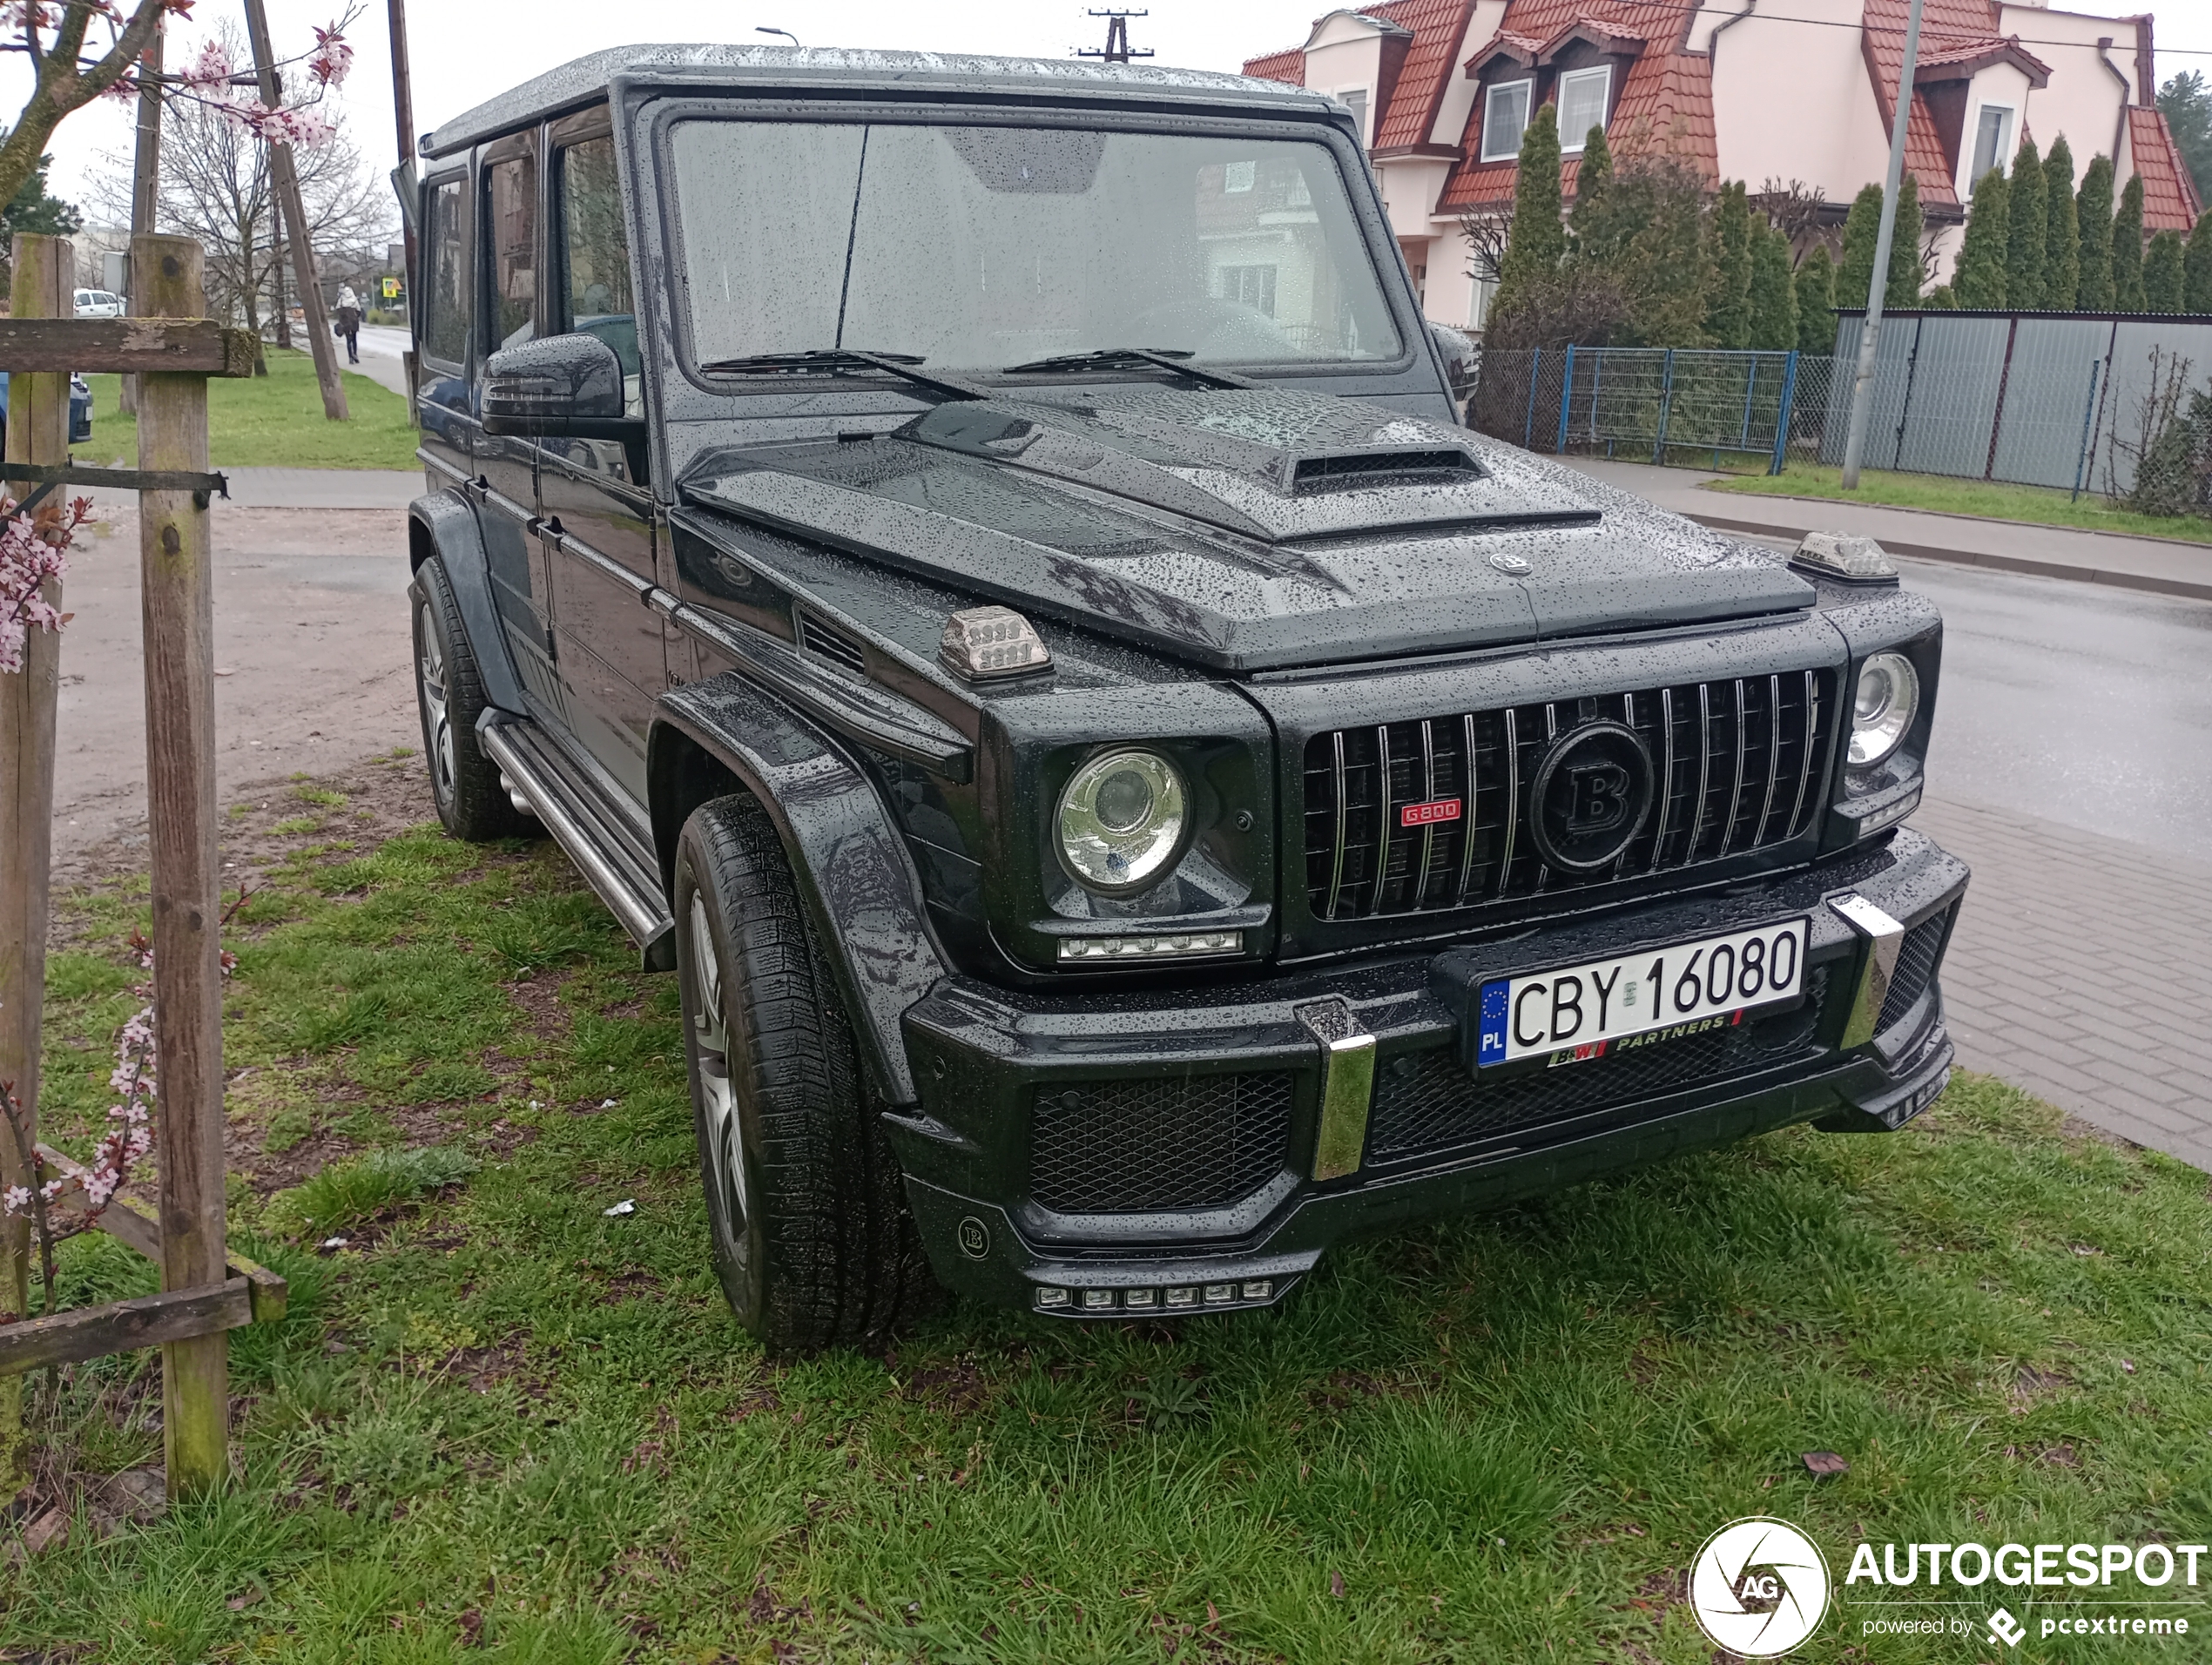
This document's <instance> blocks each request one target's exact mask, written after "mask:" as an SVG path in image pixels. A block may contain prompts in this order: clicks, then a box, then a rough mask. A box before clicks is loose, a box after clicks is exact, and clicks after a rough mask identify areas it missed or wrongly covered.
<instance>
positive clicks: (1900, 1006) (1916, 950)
mask: <svg viewBox="0 0 2212 1665" xmlns="http://www.w3.org/2000/svg"><path fill="white" fill-rule="evenodd" d="M1951 915H1952V909H1950V908H1947V907H1946V908H1945V909H1944V910H1943V911H1942V912H1941V913H1931V914H1929V915H1928V917H1927V918H1925V919H1924V920H1921V921H1920V922H1919V924H1918V925H1916V926H1914V927H1912V929H1911V930H1909V931H1907V932H1906V933H1905V940H1904V941H1903V942H1900V943H1899V944H1898V949H1897V967H1896V969H1895V970H1893V971H1892V972H1891V973H1890V987H1889V992H1888V993H1887V994H1885V995H1883V996H1882V1015H1881V1016H1880V1018H1879V1019H1878V1020H1877V1021H1876V1022H1875V1025H1874V1028H1875V1032H1876V1033H1877V1034H1879V1033H1880V1032H1881V1031H1883V1030H1885V1029H1887V1028H1891V1027H1892V1026H1893V1025H1895V1024H1898V1023H1901V1022H1903V1021H1904V1020H1905V1014H1906V1013H1907V1012H1909V1011H1911V1010H1912V1006H1913V1002H1914V1001H1918V1000H1919V998H1920V996H1921V995H1922V994H1925V993H1926V992H1927V988H1928V984H1929V983H1930V982H1931V981H1933V979H1934V977H1935V968H1936V962H1937V961H1939V960H1940V959H1942V958H1943V940H1944V938H1945V936H1946V935H1947V934H1949V932H1950V930H1951Z"/></svg>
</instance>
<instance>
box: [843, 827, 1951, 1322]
mask: <svg viewBox="0 0 2212 1665" xmlns="http://www.w3.org/2000/svg"><path fill="white" fill-rule="evenodd" d="M1966 880H1967V873H1966V867H1965V866H1964V864H1963V863H1961V862H1959V860H1957V859H1955V858H1953V857H1952V856H1950V855H1948V854H1946V853H1944V852H1943V851H1942V850H1940V849H1939V848H1938V847H1937V846H1935V845H1934V844H1933V843H1932V842H1931V841H1930V840H1928V839H1925V838H1924V837H1922V836H1920V835H1919V833H1917V832H1912V831H1911V830H1909V829H1907V830H1902V831H1900V832H1898V833H1897V834H1896V835H1895V836H1894V837H1893V838H1892V839H1890V840H1889V841H1888V842H1887V843H1886V844H1885V845H1884V846H1881V847H1879V848H1873V849H1862V850H1858V851H1853V852H1851V853H1847V854H1845V855H1844V856H1841V857H1838V858H1836V859H1832V860H1830V861H1827V862H1824V863H1821V864H1819V865H1817V866H1813V867H1811V868H1807V869H1804V870H1801V871H1799V872H1797V873H1787V874H1783V875H1779V876H1777V877H1773V878H1769V879H1764V880H1756V881H1752V882H1749V883H1741V884H1734V885H1730V886H1726V887H1725V888H1722V889H1716V890H1709V891H1702V892H1697V893H1689V894H1685V895H1679V896H1676V897H1672V898H1667V899H1662V900H1656V901H1651V902H1647V903H1642V904H1640V905H1637V906H1635V907H1630V908H1623V909H1617V910H1613V911H1610V912H1608V913H1602V914H1597V915H1594V916H1588V917H1583V918H1578V919H1572V920H1562V921H1561V922H1559V923H1558V924H1556V925H1554V926H1547V927H1538V928H1536V929H1534V930H1529V931H1524V932H1522V933H1521V934H1518V935H1516V936H1514V938H1512V939H1511V940H1499V941H1492V942H1488V943H1482V944H1477V945H1469V946H1466V947H1456V948H1453V949H1450V950H1447V952H1445V953H1444V954H1420V955H1409V956H1400V957H1397V958H1392V959H1379V960H1372V961H1362V962H1359V963H1357V964H1341V965H1330V966H1321V967H1303V968H1298V969H1291V970H1284V971H1280V972H1278V973H1275V974H1270V975H1266V976H1264V977H1262V978H1260V979H1258V980H1255V981H1240V982H1236V983H1225V984H1221V985H1216V986H1213V987H1210V988H1198V989H1193V988H1177V989H1169V990H1163V991H1157V992H1145V993H1125V992H1116V993H1113V994H1091V995H1089V997H1088V998H1086V997H1084V996H1083V995H1082V994H1059V993H1058V992H1057V991H1055V992H1054V994H1053V995H1052V997H1050V998H1042V997H1037V996H1033V995H1031V994H1016V993H1013V992H1009V991H1007V990H1002V989H997V988H987V987H985V986H982V985H980V984H973V983H967V982H961V981H948V982H946V983H944V984H941V985H940V986H939V987H938V988H936V989H935V990H934V991H933V992H932V993H931V994H930V995H929V996H928V997H927V998H926V999H924V1000H923V1001H921V1002H919V1003H918V1004H916V1005H915V1006H914V1007H913V1008H911V1009H909V1011H908V1012H907V1015H906V1019H905V1028H906V1040H907V1049H908V1053H909V1055H910V1056H911V1058H912V1060H913V1062H914V1077H915V1080H916V1081H917V1082H918V1083H919V1084H920V1087H921V1106H920V1107H919V1112H918V1113H917V1114H913V1115H893V1116H887V1118H886V1121H887V1124H888V1126H889V1129H890V1132H891V1136H892V1140H893V1143H894V1146H895V1147H896V1149H897V1150H898V1154H899V1157H900V1162H901V1163H902V1164H903V1166H904V1169H905V1171H906V1174H907V1193H908V1196H909V1197H910V1199H911V1201H912V1203H913V1207H914V1215H915V1219H916V1223H917V1225H918V1226H919V1228H920V1230H921V1238H922V1241H923V1244H925V1246H926V1247H927V1251H928V1253H929V1256H930V1258H931V1261H932V1264H934V1267H935V1270H936V1271H937V1274H938V1276H939V1277H940V1278H941V1279H942V1280H943V1281H944V1282H945V1283H946V1284H948V1285H949V1286H951V1287H952V1288H954V1290H956V1291H960V1292H961V1293H964V1294H969V1295H974V1296H976V1297H979V1298H984V1299H988V1300H991V1301H995V1302H999V1303H1001V1304H1015V1305H1022V1306H1027V1307H1030V1308H1033V1309H1035V1310H1037V1311H1043V1312H1047V1313H1051V1314H1064V1315H1068V1316H1074V1317H1093V1318H1127V1317H1130V1316H1140V1317H1141V1316H1147V1315H1157V1314H1168V1315H1173V1314H1176V1313H1179V1312H1190V1311H1219V1310H1225V1309H1230V1308H1235V1307H1250V1306H1261V1305H1267V1304H1272V1303H1273V1302H1275V1301H1278V1300H1279V1299H1281V1298H1282V1297H1283V1295H1284V1294H1285V1292H1286V1291H1288V1290H1289V1289H1290V1288H1291V1286H1292V1285H1293V1284H1296V1283H1297V1282H1298V1279H1300V1278H1301V1277H1304V1276H1305V1274H1306V1273H1307V1272H1309V1271H1312V1269H1313V1267H1314V1266H1315V1264H1317V1263H1318V1261H1319V1259H1320V1257H1321V1255H1322V1253H1323V1252H1324V1251H1325V1250H1326V1249H1327V1248H1328V1247H1329V1245H1330V1244H1332V1243H1335V1242H1336V1241H1338V1240H1339V1238H1344V1237H1355V1236H1359V1235H1362V1234H1366V1233H1372V1232H1375V1231H1379V1230H1385V1229H1387V1228H1390V1227H1393V1226H1397V1225H1399V1224H1403V1223H1408V1222H1411V1221H1414V1220H1418V1219H1422V1218H1426V1217H1434V1216H1439V1215H1443V1214H1450V1213H1458V1212H1464V1211H1467V1210H1475V1209H1481V1208H1489V1207H1495V1206H1497V1205H1499V1204H1501V1203H1507V1202H1510V1201H1512V1200H1514V1199H1515V1198H1517V1197H1527V1196H1532V1195H1535V1194H1539V1193H1541V1192H1545V1191H1549V1190H1557V1189H1559V1188H1561V1187H1562V1186H1566V1185H1570V1184H1573V1183H1576V1182H1578V1181H1580V1180H1581V1179H1584V1178H1587V1177H1588V1176H1592V1175H1594V1174H1598V1173H1602V1172H1605V1171H1607V1170H1613V1169H1617V1168H1622V1167H1626V1166H1630V1165H1633V1164H1635V1163H1646V1162H1652V1161H1656V1160H1659V1159H1660V1158H1662V1157H1666V1156H1675V1155H1677V1154H1680V1153H1683V1152H1685V1151H1689V1150H1695V1149H1704V1148H1709V1147H1711V1146H1716V1145H1720V1144H1725V1143H1731V1142H1733V1141H1735V1140H1737V1139H1741V1138H1743V1137H1746V1136H1749V1135H1751V1134H1755V1133H1761V1132H1764V1131H1766V1130H1768V1129H1773V1128H1779V1127H1784V1126H1788V1125H1789V1124H1791V1123H1792V1122H1817V1123H1818V1124H1819V1125H1821V1126H1823V1127H1825V1128H1829V1129H1834V1130H1838V1131H1847V1130H1855V1129H1864V1130H1880V1129H1893V1128H1896V1127H1898V1126H1901V1125H1902V1124H1903V1123H1904V1122H1906V1121H1908V1120H1910V1119H1911V1118H1912V1116H1916V1115H1918V1114H1919V1112H1920V1111H1921V1110H1922V1109H1925V1108H1926V1107H1927V1105H1928V1104H1930V1103H1932V1102H1933V1101H1934V1099H1935V1096H1936V1095H1937V1094H1938V1093H1939V1092H1940V1091H1941V1089H1942V1086H1943V1082H1945V1080H1946V1078H1947V1076H1948V1074H1949V1069H1950V1064H1951V1059H1952V1047H1951V1043H1950V1041H1949V1039H1948V1037H1947V1036H1946V1034H1945V1031H1944V1026H1943V1017H1942V1001H1941V995H1940V993H1939V988H1938V987H1937V982H1936V976H1935V973H1936V970H1937V967H1938V966H1939V962H1940V960H1941V957H1942V953H1943V949H1944V947H1945V945H1946V941H1947V939H1948V934H1949V930H1950V927H1951V923H1952V920H1954V919H1955V917H1956V913H1957V908H1958V905H1959V900H1960V898H1961V897H1962V895H1963V894H1964V893H1965V890H1966ZM1854 893H1856V894H1857V895H1858V896H1859V897H1862V898H1864V899H1865V900H1866V901H1867V902H1870V903H1871V904H1872V905H1873V907H1874V908H1875V909H1877V910H1878V915H1876V917H1878V916H1879V914H1886V915H1887V916H1889V918H1890V919H1891V920H1894V921H1895V922H1896V924H1898V925H1900V926H1903V927H1906V928H1905V935H1904V937H1903V939H1902V943H1901V946H1900V944H1899V942H1898V940H1890V941H1888V942H1887V943H1886V945H1885V948H1884V951H1883V952H1881V953H1878V952H1877V943H1876V940H1873V939H1871V938H1870V937H1868V936H1867V935H1865V934H1864V933H1863V930H1862V929H1861V928H1858V927H1854V926H1853V925H1852V924H1851V923H1850V922H1849V921H1847V920H1846V919H1845V917H1844V915H1843V914H1842V913H1838V911H1837V910H1836V909H1835V908H1834V907H1831V905H1830V904H1831V900H1840V899H1844V898H1847V897H1849V896H1851V895H1852V894H1854ZM1794 913H1805V914H1808V915H1810V917H1811V920H1812V926H1811V936H1810V939H1809V944H1808V947H1807V953H1806V981H1805V997H1804V1001H1803V1002H1802V1003H1801V1004H1800V1005H1799V1006H1797V1007H1796V1008H1787V1009H1783V1010H1780V1011H1777V1012H1774V1013H1770V1014H1768V1013H1763V1014H1760V1015H1757V1017H1756V1018H1755V1019H1752V1020H1750V1021H1745V1022H1744V1023H1743V1024H1741V1025H1739V1026H1737V1028H1734V1029H1731V1030H1723V1031H1716V1032H1712V1033H1710V1034H1703V1035H1696V1036H1694V1037H1691V1038H1689V1039H1685V1040H1683V1041H1671V1042H1669V1043H1667V1044H1664V1045H1661V1046H1655V1047H1647V1048H1639V1049H1636V1050H1635V1051H1631V1052H1627V1053H1616V1054H1615V1055H1609V1056H1607V1057H1603V1058H1599V1059H1596V1060H1593V1061H1590V1062H1581V1063H1576V1064H1574V1065H1572V1066H1569V1067H1568V1068H1553V1069H1547V1068H1545V1066H1544V1065H1543V1064H1542V1063H1541V1062H1538V1063H1536V1064H1534V1065H1532V1066H1528V1067H1527V1068H1521V1069H1518V1070H1513V1071H1511V1072H1510V1073H1508V1072H1495V1073H1494V1072H1490V1071H1485V1072H1483V1075H1482V1077H1481V1079H1480V1080H1477V1079H1474V1078H1473V1077H1471V1076H1469V1075H1467V1072H1466V1071H1465V1070H1464V1069H1463V1068H1461V1066H1460V1062H1459V1056H1460V1051H1459V1048H1460V1030H1459V1017H1458V1007H1459V1004H1460V1001H1459V999H1458V994H1457V991H1458V990H1459V989H1460V988H1464V987H1466V986H1467V981H1468V979H1469V978H1470V977H1472V978H1473V979H1474V981H1476V982H1478V983H1479V982H1480V981H1481V980H1482V979H1485V978H1489V977H1496V976H1504V975H1509V974H1515V973H1519V972H1526V971H1534V970H1538V969H1541V968H1542V967H1548V966H1554V965H1561V964H1573V963H1575V962H1577V961H1585V960H1596V959H1599V958H1602V957H1605V956H1608V955H1612V954H1626V953H1629V952H1634V951H1636V950H1638V949H1641V948H1642V947H1656V946H1661V945H1664V944H1667V943H1669V942H1678V941H1682V940H1687V939H1691V938H1696V937H1701V936H1707V935H1713V934H1720V933H1723V932H1726V931H1730V930H1732V929H1737V928H1745V927H1750V926H1752V925H1756V924H1759V923H1762V922H1764V921H1767V920H1776V919H1779V918H1783V917H1785V916H1788V915H1791V914H1794ZM1892 962H1893V963H1892ZM1877 963H1879V966H1880V969H1879V971H1878V972H1877V971H1875V970H1873V969H1871V968H1872V967H1874V966H1875V965H1876V964H1877ZM1891 977H1894V979H1895V981H1894V983H1893V984H1892V986H1890V987H1889V988H1887V990H1886V996H1887V997H1886V999H1885V998H1884V993H1885V990H1884V988H1883V986H1882V985H1883V982H1884V981H1886V980H1887V979H1889V978H1891ZM1870 988H1871V991H1872V999H1871V1003H1870V1001H1869V999H1868V994H1869V990H1870ZM1332 1000H1333V1001H1342V1002H1344V1003H1345V1004H1346V1005H1348V1007H1349V1008H1350V1010H1351V1011H1352V1014H1353V1015H1355V1016H1356V1018H1357V1020H1358V1022H1359V1025H1360V1026H1362V1027H1363V1028H1365V1029H1366V1031H1367V1032H1368V1033H1369V1034H1372V1035H1373V1036H1374V1038H1375V1051H1374V1073H1373V1082H1374V1084H1373V1088H1372V1101H1371V1103H1370V1105H1369V1108H1368V1115H1367V1118H1366V1127H1365V1129H1364V1132H1363V1133H1361V1134H1359V1136H1358V1137H1357V1143H1356V1145H1355V1149H1356V1150H1357V1153H1358V1154H1357V1159H1356V1162H1351V1163H1347V1162H1344V1161H1342V1160H1341V1155H1342V1153H1341V1150H1340V1149H1339V1152H1338V1156H1337V1158H1334V1159H1332V1158H1331V1157H1329V1156H1325V1155H1324V1154H1323V1149H1324V1148H1325V1145H1326V1143H1327V1142H1326V1141H1325V1140H1324V1137H1323V1122H1324V1119H1325V1118H1324V1109H1323V1100H1324V1073H1325V1065H1324V1049H1323V1048H1322V1046H1321V1044H1320V1043H1319V1042H1318V1041H1317V1039H1316V1037H1315V1034H1314V1032H1313V1030H1312V1028H1311V1027H1309V1025H1308V1024H1307V1023H1305V1022H1303V1021H1300V1019H1299V1017H1298V1015H1297V1013H1298V1008H1308V1010H1309V1012H1310V1011H1311V1009H1312V1006H1313V1003H1314V1002H1316V1001H1332ZM1870 1029H1871V1034H1868V1033H1867V1031H1869V1030H1870ZM1862 1036H1863V1037H1864V1038H1861V1037H1862ZM1338 1109H1340V1106H1339V1105H1337V1104H1332V1107H1331V1109H1330V1111H1329V1116H1331V1117H1332V1118H1333V1117H1334V1116H1336V1115H1337V1112H1338ZM1331 1130H1332V1133H1340V1131H1341V1127H1340V1123H1339V1122H1335V1121H1333V1120H1332V1123H1331ZM1339 1144H1340V1141H1339ZM1345 1168H1348V1169H1349V1170H1350V1171H1339V1170H1342V1169H1345ZM1317 1169H1318V1171H1320V1172H1322V1173H1325V1174H1327V1173H1335V1174H1336V1176H1334V1177H1327V1178H1318V1179H1317V1178H1316V1177H1315V1174H1316V1172H1317Z"/></svg>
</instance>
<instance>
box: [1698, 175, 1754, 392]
mask: <svg viewBox="0 0 2212 1665" xmlns="http://www.w3.org/2000/svg"><path fill="white" fill-rule="evenodd" d="M1707 238H1708V242H1709V246H1710V257H1709V260H1710V266H1711V267H1712V278H1711V287H1710V288H1709V289H1708V290H1707V291H1706V293H1705V334H1707V335H1709V336H1710V337H1711V338H1712V341H1713V345H1714V346H1715V347H1730V348H1732V349H1737V350H1740V349H1742V348H1743V347H1749V346H1750V344H1751V200H1750V192H1749V191H1748V190H1747V189H1746V188H1745V186H1744V185H1743V181H1742V180H1740V179H1738V180H1737V181H1735V182H1734V183H1732V184H1726V185H1722V186H1721V188H1720V192H1719V194H1718V195H1717V196H1716V197H1715V198H1714V199H1713V213H1712V219H1710V222H1709V223H1708V226H1707Z"/></svg>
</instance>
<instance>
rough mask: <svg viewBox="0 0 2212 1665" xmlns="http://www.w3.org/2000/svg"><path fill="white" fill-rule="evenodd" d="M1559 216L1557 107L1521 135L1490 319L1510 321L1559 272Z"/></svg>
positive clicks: (1563, 238)
mask: <svg viewBox="0 0 2212 1665" xmlns="http://www.w3.org/2000/svg"><path fill="white" fill-rule="evenodd" d="M1559 213H1560V196H1559V117H1558V111H1557V107H1556V106H1555V105H1552V104H1546V105H1545V106H1544V107H1543V108H1542V109H1541V110H1539V111H1537V112H1536V119H1535V120H1534V121H1532V122H1530V123H1529V124H1528V130H1527V131H1526V132H1524V133H1523V134H1521V168H1520V173H1519V177H1518V178H1517V179H1515V180H1514V188H1513V225H1512V226H1511V227H1510V228H1509V229H1508V230H1507V233H1506V255H1505V259H1504V260H1502V261H1501V262H1500V270H1499V273H1498V293H1497V296H1496V298H1495V299H1494V300H1493V301H1492V302H1491V304H1490V316H1491V318H1492V320H1502V319H1510V318H1511V317H1512V315H1513V312H1514V307H1518V306H1525V305H1526V304H1527V301H1528V299H1529V297H1530V295H1531V293H1533V292H1534V291H1535V290H1536V289H1538V288H1539V287H1540V286H1542V285H1543V284H1544V283H1545V282H1546V281H1547V280H1548V279H1549V278H1550V277H1551V276H1552V275H1553V274H1554V273H1556V272H1557V271H1558V269H1559V262H1560V257H1561V255H1562V254H1564V253H1566V250H1567V228H1566V227H1565V226H1563V225H1561V223H1560V218H1559ZM1492 327H1495V323H1493V326H1492Z"/></svg>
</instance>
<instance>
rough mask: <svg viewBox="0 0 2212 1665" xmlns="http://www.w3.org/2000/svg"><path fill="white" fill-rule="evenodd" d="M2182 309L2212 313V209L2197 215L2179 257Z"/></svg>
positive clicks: (2184, 310)
mask: <svg viewBox="0 0 2212 1665" xmlns="http://www.w3.org/2000/svg"><path fill="white" fill-rule="evenodd" d="M2182 311H2183V312H2190V313H2212V208H2208V209H2206V210H2205V211H2204V212H2203V213H2202V214H2201V215H2199V216H2198V217H2197V222H2196V229H2195V231H2193V232H2191V233H2189V246H2188V253H2185V254H2184V255H2182Z"/></svg>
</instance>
